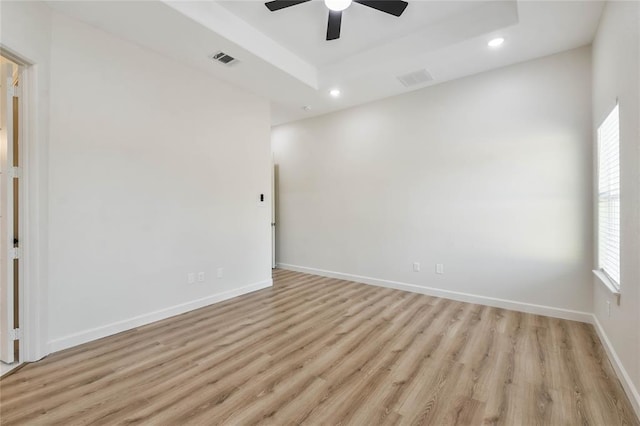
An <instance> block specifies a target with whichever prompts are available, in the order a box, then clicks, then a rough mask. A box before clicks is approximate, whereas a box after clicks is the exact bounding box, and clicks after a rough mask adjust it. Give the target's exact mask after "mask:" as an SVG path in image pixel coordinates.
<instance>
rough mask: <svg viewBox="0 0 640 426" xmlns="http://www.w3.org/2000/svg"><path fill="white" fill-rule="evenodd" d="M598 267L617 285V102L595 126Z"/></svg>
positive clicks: (618, 165) (618, 139)
mask: <svg viewBox="0 0 640 426" xmlns="http://www.w3.org/2000/svg"><path fill="white" fill-rule="evenodd" d="M598 268H599V270H600V271H602V272H603V273H604V274H605V275H606V277H607V278H609V280H611V281H612V283H613V285H614V286H615V287H616V288H617V289H618V290H619V289H620V126H619V123H618V105H616V107H615V108H614V109H613V111H611V113H610V114H609V115H608V116H607V118H606V119H605V120H604V122H603V123H602V124H601V125H600V127H599V128H598Z"/></svg>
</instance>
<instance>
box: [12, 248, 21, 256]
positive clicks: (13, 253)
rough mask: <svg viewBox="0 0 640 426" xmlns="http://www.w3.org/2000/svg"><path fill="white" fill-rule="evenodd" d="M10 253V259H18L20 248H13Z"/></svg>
mask: <svg viewBox="0 0 640 426" xmlns="http://www.w3.org/2000/svg"><path fill="white" fill-rule="evenodd" d="M10 251H11V259H20V247H13V248H12V249H10Z"/></svg>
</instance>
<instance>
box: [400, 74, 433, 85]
mask: <svg viewBox="0 0 640 426" xmlns="http://www.w3.org/2000/svg"><path fill="white" fill-rule="evenodd" d="M398 80H399V81H400V83H402V84H403V85H404V87H412V86H417V85H419V84H424V83H428V82H430V81H433V76H432V75H431V74H429V71H427V70H420V71H414V72H412V73H409V74H405V75H401V76H398Z"/></svg>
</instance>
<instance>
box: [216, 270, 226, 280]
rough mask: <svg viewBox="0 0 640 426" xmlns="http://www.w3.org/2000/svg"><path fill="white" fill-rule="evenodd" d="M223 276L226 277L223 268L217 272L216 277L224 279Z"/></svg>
mask: <svg viewBox="0 0 640 426" xmlns="http://www.w3.org/2000/svg"><path fill="white" fill-rule="evenodd" d="M222 275H224V269H223V268H218V271H217V272H216V276H217V277H218V278H222Z"/></svg>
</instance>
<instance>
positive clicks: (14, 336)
mask: <svg viewBox="0 0 640 426" xmlns="http://www.w3.org/2000/svg"><path fill="white" fill-rule="evenodd" d="M9 338H11V340H14V341H15V340H20V339H22V330H20V329H19V328H14V329H13V330H9Z"/></svg>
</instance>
